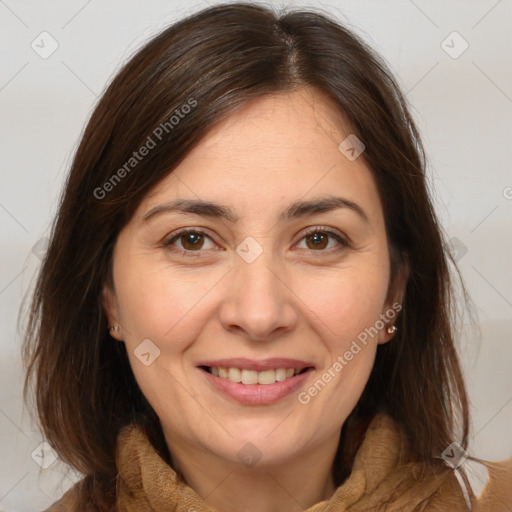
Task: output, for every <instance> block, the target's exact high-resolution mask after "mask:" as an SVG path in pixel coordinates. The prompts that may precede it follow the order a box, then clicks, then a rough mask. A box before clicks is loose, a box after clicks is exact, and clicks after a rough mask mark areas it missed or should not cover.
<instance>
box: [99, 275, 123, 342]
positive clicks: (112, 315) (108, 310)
mask: <svg viewBox="0 0 512 512" xmlns="http://www.w3.org/2000/svg"><path fill="white" fill-rule="evenodd" d="M101 295H102V304H103V309H104V311H105V315H106V316H107V321H108V325H109V328H110V327H112V326H116V325H119V326H120V323H119V310H118V305H117V298H116V294H115V291H114V290H113V287H112V286H111V285H109V284H105V285H104V286H103V291H102V294H101ZM109 333H110V336H112V337H113V338H115V339H116V340H118V341H123V338H122V330H121V328H119V329H118V330H117V331H116V330H114V329H109Z"/></svg>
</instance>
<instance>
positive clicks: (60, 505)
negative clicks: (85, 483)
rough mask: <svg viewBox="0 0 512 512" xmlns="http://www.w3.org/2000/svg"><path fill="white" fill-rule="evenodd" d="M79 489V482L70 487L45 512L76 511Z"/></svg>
mask: <svg viewBox="0 0 512 512" xmlns="http://www.w3.org/2000/svg"><path fill="white" fill-rule="evenodd" d="M79 488H80V482H78V483H77V484H75V485H74V486H73V487H71V489H69V490H68V491H67V492H66V493H65V494H64V496H62V498H61V499H60V500H58V501H56V502H55V503H53V504H52V505H51V506H50V508H47V509H46V510H45V512H74V511H75V510H77V505H78V499H77V498H78V493H79Z"/></svg>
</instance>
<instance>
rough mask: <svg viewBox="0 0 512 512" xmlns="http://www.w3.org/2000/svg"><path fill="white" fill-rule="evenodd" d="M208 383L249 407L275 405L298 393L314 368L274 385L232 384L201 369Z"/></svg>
mask: <svg viewBox="0 0 512 512" xmlns="http://www.w3.org/2000/svg"><path fill="white" fill-rule="evenodd" d="M199 371H200V372H201V373H203V374H204V376H205V377H206V379H207V380H208V382H210V384H211V385H213V386H214V387H215V389H217V390H219V391H221V392H222V393H224V394H225V395H227V396H228V397H230V398H233V399H235V400H236V401H238V402H240V403H242V404H247V405H267V404H273V403H275V402H277V401H279V400H281V399H282V398H284V397H285V396H288V395H290V394H291V393H293V392H294V391H297V390H298V389H299V388H300V386H301V385H302V384H303V382H304V381H305V380H306V379H307V378H308V377H309V375H310V374H311V372H312V371H313V368H310V369H309V370H306V371H305V372H304V373H301V374H300V375H295V377H289V378H287V379H285V380H283V381H281V382H274V384H242V383H240V382H231V381H230V380H229V379H224V378H222V377H216V376H215V375H213V374H211V373H209V372H207V371H206V370H203V369H201V368H199Z"/></svg>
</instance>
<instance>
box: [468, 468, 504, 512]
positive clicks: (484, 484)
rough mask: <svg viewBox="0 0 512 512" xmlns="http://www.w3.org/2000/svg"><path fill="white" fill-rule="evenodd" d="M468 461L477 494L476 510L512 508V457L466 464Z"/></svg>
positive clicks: (474, 492) (471, 481) (472, 483)
mask: <svg viewBox="0 0 512 512" xmlns="http://www.w3.org/2000/svg"><path fill="white" fill-rule="evenodd" d="M468 462H469V464H470V466H469V470H468V471H467V476H468V480H469V484H470V486H471V490H472V492H473V494H474V496H475V504H476V507H475V512H480V511H487V510H496V511H500V510H503V511H509V510H512V458H510V459H506V460H502V461H499V462H489V461H482V462H480V463H478V462H475V461H466V462H465V464H468Z"/></svg>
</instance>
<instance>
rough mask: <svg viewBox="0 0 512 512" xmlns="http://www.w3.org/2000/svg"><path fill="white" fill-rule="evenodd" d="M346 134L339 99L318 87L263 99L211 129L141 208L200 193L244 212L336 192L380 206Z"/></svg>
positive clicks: (195, 197) (369, 204)
mask: <svg viewBox="0 0 512 512" xmlns="http://www.w3.org/2000/svg"><path fill="white" fill-rule="evenodd" d="M349 134H350V129H349V128H348V127H347V126H346V123H345V122H344V119H343V118H342V116H340V115H339V114H338V113H337V111H336V107H335V105H334V103H333V102H332V101H331V100H329V99H328V98H326V97H325V96H323V95H321V94H320V93H318V92H317V91H315V90H311V89H301V90H298V91H294V92H288V93H280V94H273V95H268V96H265V97H262V98H258V99H256V100H254V101H252V102H251V103H249V104H248V105H246V106H244V107H243V108H241V109H240V110H238V111H236V112H235V113H233V114H231V115H230V116H229V117H228V118H226V119H224V120H223V121H221V122H220V123H219V124H217V125H216V126H215V127H214V128H212V129H211V130H210V131H209V132H208V133H207V135H206V136H205V137H204V138H203V139H202V140H201V141H200V142H199V143H198V145H197V146H196V147H195V148H194V149H192V151H191V152H190V153H189V154H188V155H187V157H186V158H185V159H184V160H183V161H182V162H181V163H180V165H179V166H178V167H176V169H174V171H173V172H172V173H170V174H169V175H168V176H167V177H166V178H164V180H162V181H161V182H160V183H159V184H158V185H157V186H156V187H155V188H154V189H153V190H152V191H151V192H150V194H148V196H147V197H146V200H145V201H143V204H142V205H141V206H142V208H143V209H146V210H147V209H148V208H151V207H153V206H155V205H156V204H158V203H159V202H161V201H162V200H168V199H172V198H177V197H178V198H191V199H192V198H193V199H198V198H201V199H210V200H214V201H216V202H221V203H223V204H228V203H229V205H230V206H233V207H234V208H235V209H236V210H237V211H240V210H242V211H240V213H241V214H243V210H246V211H247V212H251V213H254V212H255V211H256V210H257V209H258V208H259V209H260V210H265V211H266V210H268V207H269V205H270V204H275V203H276V202H277V203H279V204H281V205H282V204H283V203H290V202H292V201H295V200H297V199H299V198H305V199H306V198H308V196H314V195H325V194H326V193H337V194H342V195H344V196H347V198H349V199H350V198H356V197H357V198H358V200H359V201H362V202H364V203H366V206H367V208H369V209H370V210H371V209H372V208H377V209H378V208H379V206H380V204H379V203H380V201H379V198H378V192H377V189H376V186H375V183H374V180H373V177H372V174H371V171H370V170H369V169H368V168H367V166H366V165H365V163H364V162H363V160H362V158H358V159H356V160H354V161H350V160H349V159H347V157H346V156H345V155H344V154H343V153H342V152H341V151H340V150H339V149H338V146H339V144H340V143H341V142H342V141H343V140H344V139H345V138H346V137H347V136H348V135H349Z"/></svg>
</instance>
